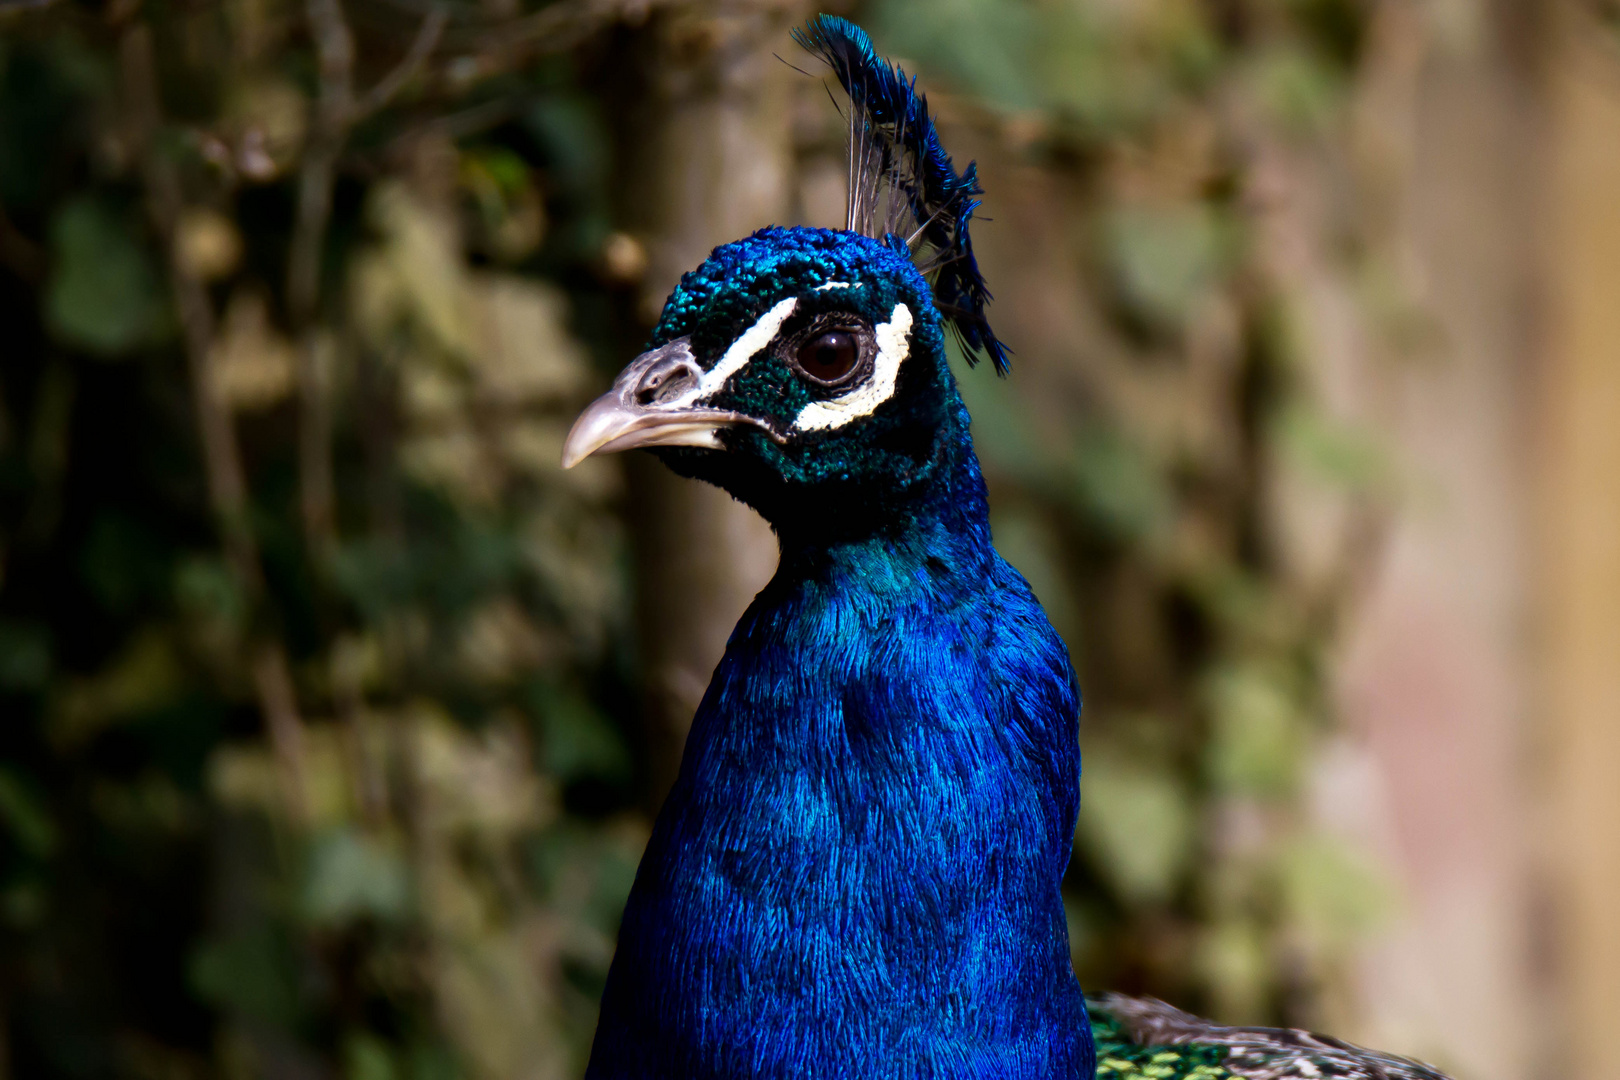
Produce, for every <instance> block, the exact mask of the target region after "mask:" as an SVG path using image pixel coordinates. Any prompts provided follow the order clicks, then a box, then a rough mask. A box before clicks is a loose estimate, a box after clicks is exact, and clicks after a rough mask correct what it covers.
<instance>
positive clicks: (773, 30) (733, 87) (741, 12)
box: [623, 0, 800, 807]
mask: <svg viewBox="0 0 1620 1080" xmlns="http://www.w3.org/2000/svg"><path fill="white" fill-rule="evenodd" d="M799 7H800V5H799V4H798V3H797V2H796V0H753V2H737V3H700V4H696V5H693V6H690V7H686V8H682V9H680V10H678V11H674V12H670V13H668V14H666V15H663V16H661V17H658V18H655V19H654V20H652V21H651V22H649V24H648V25H647V27H646V29H645V32H644V33H643V35H642V40H641V41H639V42H638V43H637V47H638V48H640V49H642V50H644V53H643V56H642V58H641V63H639V64H638V65H637V68H638V70H639V71H641V72H642V73H643V75H644V77H645V78H646V83H645V85H644V86H643V87H641V99H640V101H639V102H637V106H638V112H639V115H638V116H637V118H636V119H635V120H634V121H633V122H632V124H631V125H630V130H629V137H628V138H627V140H626V147H627V153H626V154H625V155H624V158H623V165H624V166H625V172H624V173H623V175H624V177H625V181H624V187H625V191H624V199H625V202H624V206H625V218H626V221H627V223H628V224H629V225H630V227H631V228H632V229H634V230H635V231H636V233H637V235H638V237H639V239H641V241H642V242H643V243H644V244H645V245H646V248H647V257H648V268H647V273H646V275H645V277H644V279H643V281H642V284H641V292H640V297H639V301H638V305H637V316H638V318H637V322H638V328H639V329H640V331H641V332H642V334H643V335H644V334H645V331H646V330H647V329H649V328H650V327H651V326H652V325H653V323H654V322H656V321H657V317H658V313H659V311H660V309H661V307H662V305H663V301H664V298H665V297H666V296H667V295H668V293H669V291H670V290H671V289H672V288H674V286H675V284H676V282H677V281H679V280H680V275H681V274H682V273H683V272H684V271H687V270H690V269H693V268H694V267H696V266H697V265H698V264H699V263H700V262H702V261H703V259H704V258H705V257H706V256H707V255H708V254H709V252H710V250H712V249H713V248H714V247H715V246H716V245H719V244H723V243H726V242H728V241H731V240H736V239H738V238H740V237H742V236H745V235H747V234H748V233H750V232H752V231H753V230H755V229H757V228H760V227H761V226H764V225H771V224H778V223H784V222H785V221H786V218H787V215H788V210H789V205H790V199H791V193H792V184H791V179H792V164H793V157H792V154H793V145H792V125H791V123H790V116H789V113H790V105H791V101H792V82H791V80H792V79H794V78H796V77H798V76H796V74H795V73H794V72H793V70H792V69H791V68H789V67H788V66H787V65H785V64H783V63H781V62H779V61H778V60H777V59H776V58H775V56H774V55H773V53H775V52H779V51H781V49H782V47H783V42H784V41H785V40H786V36H787V32H788V29H789V27H790V26H792V24H793V23H794V21H795V20H796V18H797V17H798V16H799V14H800V11H799ZM624 359H625V360H626V361H628V360H629V356H628V355H626V356H625V357H624ZM628 471H629V476H630V498H631V502H632V518H633V520H634V522H635V526H636V528H635V548H636V569H637V581H638V588H639V599H638V607H637V617H638V620H639V622H640V628H639V638H640V642H641V648H642V671H643V675H644V678H645V680H646V683H645V694H646V702H645V718H646V725H647V728H646V732H645V738H646V747H647V755H648V759H647V760H648V771H649V776H648V782H649V787H648V800H649V803H650V805H651V806H653V807H656V806H657V805H659V804H661V803H662V802H663V798H664V795H665V793H666V792H667V791H668V790H669V786H670V785H671V784H672V783H673V782H674V780H675V776H676V773H677V771H678V770H679V768H680V759H681V751H682V747H683V746H684V745H685V741H686V732H687V729H688V727H689V726H690V725H691V722H692V713H693V710H694V709H695V708H696V707H697V704H698V702H699V700H700V699H701V697H702V695H703V691H704V688H705V687H706V686H707V685H708V683H709V678H710V676H711V675H712V674H713V672H714V667H715V665H716V663H718V662H719V659H720V656H721V654H722V653H723V652H724V650H725V644H726V640H727V638H728V637H729V636H730V634H731V630H732V627H733V626H734V625H736V622H737V619H738V617H739V616H741V614H742V613H743V610H744V609H745V608H746V607H747V606H748V602H749V601H750V600H751V599H753V596H754V594H755V593H756V592H758V591H759V589H760V588H761V587H763V586H764V584H765V582H766V581H768V580H769V579H770V575H771V573H772V571H773V570H774V569H775V565H776V545H775V540H774V538H773V537H772V536H771V533H770V529H769V527H768V526H767V525H766V524H765V523H764V521H762V520H761V519H760V518H759V516H758V515H756V514H755V513H754V512H753V511H752V510H750V509H748V508H747V507H746V506H744V505H742V504H741V503H739V502H736V501H735V500H733V499H732V498H731V497H730V496H729V495H727V494H725V493H724V492H722V491H720V490H718V489H716V488H713V487H709V486H707V485H705V484H700V483H697V482H695V481H691V480H683V479H681V478H679V477H676V476H674V475H673V474H671V473H670V472H669V471H668V470H666V469H664V468H663V466H661V465H660V464H659V463H658V462H657V461H655V460H653V459H652V458H651V457H650V456H649V455H646V454H633V455H631V460H630V461H629V462H628Z"/></svg>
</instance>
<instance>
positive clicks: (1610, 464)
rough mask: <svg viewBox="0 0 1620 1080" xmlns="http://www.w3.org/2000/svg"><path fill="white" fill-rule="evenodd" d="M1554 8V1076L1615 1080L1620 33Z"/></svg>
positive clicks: (1544, 498)
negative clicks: (1557, 986) (1557, 989)
mask: <svg viewBox="0 0 1620 1080" xmlns="http://www.w3.org/2000/svg"><path fill="white" fill-rule="evenodd" d="M1555 10H1556V12H1557V14H1559V15H1560V16H1562V17H1561V18H1560V19H1558V20H1557V23H1558V24H1559V25H1558V26H1557V30H1556V33H1555V34H1554V35H1553V36H1552V38H1551V41H1550V45H1551V48H1550V49H1549V50H1548V58H1547V64H1546V70H1547V73H1548V75H1549V80H1548V81H1549V85H1548V91H1549V94H1548V97H1549V101H1550V104H1551V112H1552V117H1551V124H1550V125H1549V131H1550V135H1551V137H1550V139H1549V143H1550V147H1549V150H1550V153H1549V154H1548V165H1549V171H1550V174H1551V175H1550V177H1549V181H1550V182H1549V185H1548V192H1547V195H1548V199H1547V203H1548V207H1547V209H1548V213H1547V221H1546V243H1547V247H1546V252H1547V264H1546V271H1547V285H1546V295H1547V299H1548V303H1547V307H1546V332H1547V354H1546V357H1545V361H1546V362H1545V363H1544V364H1543V365H1542V366H1541V371H1540V375H1541V378H1540V385H1539V387H1538V389H1539V391H1540V394H1539V398H1540V402H1539V404H1540V416H1539V418H1538V419H1539V420H1540V430H1539V432H1538V434H1539V435H1540V438H1541V460H1540V462H1539V463H1538V464H1539V465H1540V469H1539V479H1540V480H1541V485H1540V492H1539V494H1540V499H1539V501H1538V505H1537V507H1536V508H1537V510H1539V511H1540V513H1539V514H1538V515H1537V525H1538V535H1537V537H1536V539H1537V540H1538V541H1539V549H1540V550H1539V552H1538V554H1539V560H1538V561H1539V564H1540V566H1539V575H1538V576H1539V578H1540V581H1539V584H1540V585H1541V586H1542V591H1541V596H1542V606H1541V610H1540V612H1539V616H1540V618H1539V626H1538V629H1539V630H1540V640H1539V642H1538V645H1539V648H1540V651H1541V657H1540V660H1541V665H1540V667H1541V676H1542V680H1541V686H1540V690H1541V692H1542V695H1543V698H1542V702H1541V708H1542V709H1543V710H1545V712H1544V714H1543V715H1544V716H1545V718H1546V721H1547V723H1546V731H1547V745H1546V750H1547V751H1549V752H1548V753H1547V755H1546V759H1545V764H1546V766H1547V771H1546V773H1545V774H1544V776H1543V780H1544V783H1545V785H1546V792H1547V796H1548V803H1549V809H1550V810H1551V815H1550V818H1549V824H1550V825H1551V826H1552V828H1551V829H1549V830H1548V833H1549V835H1547V836H1546V837H1545V838H1544V839H1545V853H1546V855H1547V856H1548V857H1549V859H1550V861H1551V863H1552V868H1553V880H1554V883H1555V886H1556V890H1557V891H1556V893H1555V897H1556V903H1557V906H1556V909H1555V911H1556V915H1557V916H1558V922H1557V930H1558V935H1557V938H1556V941H1555V942H1552V943H1550V944H1555V945H1556V946H1557V953H1558V955H1557V956H1556V957H1548V958H1545V959H1544V960H1543V962H1544V963H1548V962H1549V961H1550V964H1549V966H1550V967H1551V968H1552V970H1553V973H1554V974H1555V976H1556V977H1557V978H1558V982H1559V983H1560V990H1561V998H1560V1000H1559V1001H1558V1002H1557V1003H1556V1004H1557V1007H1558V1015H1559V1016H1561V1017H1562V1019H1563V1022H1562V1024H1560V1025H1557V1027H1556V1029H1555V1030H1554V1031H1553V1032H1552V1035H1553V1037H1554V1038H1556V1039H1557V1042H1556V1043H1555V1044H1554V1045H1555V1046H1556V1047H1557V1048H1558V1049H1559V1050H1560V1051H1561V1053H1560V1054H1559V1055H1558V1056H1557V1057H1556V1058H1555V1059H1554V1060H1552V1061H1550V1062H1548V1066H1547V1068H1546V1070H1545V1071H1546V1072H1548V1073H1552V1072H1554V1071H1557V1072H1558V1073H1559V1074H1560V1075H1564V1076H1573V1077H1578V1078H1580V1080H1605V1078H1609V1077H1620V1059H1616V1057H1615V1054H1614V1051H1613V1048H1612V1046H1611V1043H1612V1039H1611V1038H1610V1033H1611V1031H1612V1030H1613V1029H1612V1027H1611V1025H1612V1024H1613V1023H1614V1017H1615V1014H1616V1013H1617V1012H1620V920H1617V919H1616V917H1615V916H1616V912H1617V898H1620V827H1617V826H1620V785H1617V784H1616V783H1615V771H1616V769H1617V768H1620V539H1617V538H1620V302H1617V299H1616V298H1617V297H1620V195H1617V193H1620V37H1616V35H1615V28H1614V24H1613V22H1612V21H1610V23H1609V25H1607V26H1603V25H1599V24H1598V21H1597V19H1594V18H1593V17H1592V16H1593V13H1592V11H1591V10H1590V9H1587V8H1585V7H1584V6H1583V5H1576V4H1564V5H1559V6H1558V7H1557V8H1556V9H1555ZM1610 10H1611V14H1610V16H1609V17H1610V19H1611V20H1612V19H1613V15H1612V10H1613V9H1612V8H1611V9H1610ZM1544 951H1548V952H1550V951H1552V950H1551V949H1547V950H1544Z"/></svg>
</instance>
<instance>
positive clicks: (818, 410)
mask: <svg viewBox="0 0 1620 1080" xmlns="http://www.w3.org/2000/svg"><path fill="white" fill-rule="evenodd" d="M785 302H786V301H784V303H785ZM780 306H781V305H780V304H778V305H777V307H780ZM772 310H773V311H774V310H775V309H774V308H773V309H772ZM766 317H767V318H769V316H766ZM784 317H785V316H784ZM763 321H764V320H761V322H763ZM750 333H752V331H750ZM910 333H911V309H910V308H908V307H906V305H904V304H896V305H894V311H893V312H891V313H890V314H889V321H888V322H886V323H882V324H880V325H879V326H878V327H877V328H876V329H875V331H874V336H875V337H876V338H877V350H878V353H877V360H875V361H874V362H873V364H872V377H871V378H869V379H867V380H866V381H865V382H863V383H862V384H861V385H859V386H857V387H855V388H854V389H853V390H850V391H849V392H848V393H845V394H841V395H839V396H838V397H835V398H831V399H830V400H827V401H812V402H811V403H810V404H808V405H806V406H805V407H804V408H803V409H801V410H799V415H798V417H797V418H796V419H795V420H794V421H793V427H794V429H795V430H797V431H820V430H824V429H827V428H839V427H843V426H844V425H845V424H847V423H849V422H850V421H851V420H858V419H860V418H861V417H863V416H871V415H872V413H873V411H874V410H876V409H877V407H878V406H879V405H881V404H883V403H884V402H885V401H888V400H889V399H890V398H891V397H893V396H894V384H895V380H896V379H898V378H899V376H900V363H901V361H903V360H904V359H905V358H906V354H907V353H908V352H910V351H911V342H910V340H909V339H908V336H907V335H909V334H910ZM726 355H727V356H729V355H731V354H730V353H727V354H726Z"/></svg>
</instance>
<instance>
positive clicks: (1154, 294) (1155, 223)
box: [1103, 205, 1230, 326]
mask: <svg viewBox="0 0 1620 1080" xmlns="http://www.w3.org/2000/svg"><path fill="white" fill-rule="evenodd" d="M1103 238H1104V248H1105V254H1106V257H1107V262H1108V265H1109V267H1110V269H1111V270H1112V271H1113V278H1114V284H1115V287H1116V288H1117V289H1118V291H1119V294H1120V297H1121V298H1122V299H1123V300H1124V301H1125V303H1126V304H1127V305H1128V306H1129V307H1130V308H1131V309H1132V310H1133V311H1134V312H1135V313H1136V314H1137V315H1138V316H1140V317H1143V318H1145V319H1148V320H1150V321H1152V322H1156V323H1160V324H1164V325H1169V326H1175V325H1179V324H1180V323H1181V321H1182V320H1184V319H1185V318H1186V317H1187V315H1188V313H1189V312H1190V311H1191V310H1192V308H1193V306H1194V304H1195V303H1197V301H1198V300H1199V299H1200V298H1201V297H1202V296H1203V295H1204V294H1205V293H1206V292H1207V291H1208V290H1209V289H1210V288H1212V287H1213V286H1214V285H1215V284H1216V282H1217V281H1218V279H1219V278H1220V276H1221V274H1222V273H1223V272H1224V271H1225V269H1226V265H1227V261H1228V249H1229V247H1230V240H1229V237H1228V230H1227V229H1226V227H1225V226H1224V225H1223V223H1222V222H1221V220H1220V218H1219V217H1217V215H1216V214H1215V212H1214V211H1212V210H1210V209H1209V208H1207V207H1204V206H1196V205H1180V206H1170V207H1162V208H1159V207H1155V208H1148V207H1127V208H1124V209H1121V210H1117V211H1115V212H1114V213H1113V215H1112V216H1111V217H1109V218H1108V220H1107V222H1106V223H1105V225H1104V228H1103Z"/></svg>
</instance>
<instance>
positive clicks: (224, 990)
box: [189, 925, 299, 1027]
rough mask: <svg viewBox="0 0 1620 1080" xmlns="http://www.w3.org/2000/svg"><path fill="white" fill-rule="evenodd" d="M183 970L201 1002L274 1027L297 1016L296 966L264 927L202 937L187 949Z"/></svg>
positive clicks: (285, 948)
mask: <svg viewBox="0 0 1620 1080" xmlns="http://www.w3.org/2000/svg"><path fill="white" fill-rule="evenodd" d="M189 975H190V978H191V985H192V986H193V987H194V988H195V989H196V991H197V993H198V995H200V996H201V997H202V998H203V999H205V1000H207V1001H211V1002H214V1003H215V1004H218V1005H222V1006H225V1007H227V1008H230V1009H233V1010H235V1011H236V1012H239V1013H241V1014H243V1015H245V1016H249V1017H252V1018H254V1019H256V1020H262V1021H266V1022H269V1023H271V1024H274V1025H277V1026H280V1027H287V1026H290V1025H291V1024H292V1023H293V1022H294V1021H295V1020H296V1019H297V1016H298V1004H299V1002H298V989H297V987H298V972H297V965H296V962H295V959H294V957H293V955H292V951H291V949H290V948H289V947H288V945H287V943H286V941H285V940H283V938H282V937H281V936H280V935H279V934H277V933H276V932H275V931H274V930H273V929H272V928H271V927H269V926H265V925H260V926H255V927H252V928H250V929H248V930H245V931H243V932H242V933H239V934H235V935H233V936H230V937H226V938H216V939H213V940H211V941H206V942H204V943H203V945H202V946H201V947H200V948H198V949H197V951H196V952H195V953H193V954H192V957H191V964H190V971H189Z"/></svg>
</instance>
